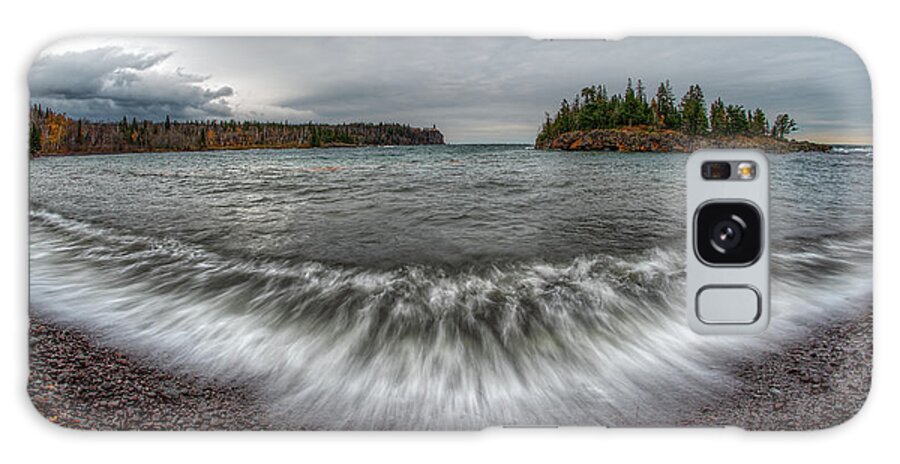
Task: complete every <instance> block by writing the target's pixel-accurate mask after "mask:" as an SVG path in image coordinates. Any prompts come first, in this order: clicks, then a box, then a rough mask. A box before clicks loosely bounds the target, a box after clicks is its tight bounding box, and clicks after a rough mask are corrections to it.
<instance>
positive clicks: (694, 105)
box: [681, 84, 709, 135]
mask: <svg viewBox="0 0 900 464" xmlns="http://www.w3.org/2000/svg"><path fill="white" fill-rule="evenodd" d="M681 127H682V129H683V130H684V131H685V132H686V133H688V134H691V135H698V134H705V133H707V132H708V131H709V120H708V119H707V117H706V102H705V100H704V98H703V90H701V89H700V86H699V85H696V84H694V85H691V86H690V88H688V91H687V93H685V94H684V97H682V98H681Z"/></svg>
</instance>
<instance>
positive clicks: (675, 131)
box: [535, 79, 832, 153]
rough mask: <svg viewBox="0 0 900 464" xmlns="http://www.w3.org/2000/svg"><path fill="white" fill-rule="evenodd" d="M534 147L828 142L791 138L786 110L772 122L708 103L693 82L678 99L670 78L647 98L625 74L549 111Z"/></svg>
mask: <svg viewBox="0 0 900 464" xmlns="http://www.w3.org/2000/svg"><path fill="white" fill-rule="evenodd" d="M545 116H546V118H545V121H544V124H543V126H542V127H541V131H540V133H539V134H538V136H537V139H536V140H535V147H536V148H539V149H550V150H585V151H620V152H660V153H670V152H684V153H689V152H692V151H695V150H699V149H704V148H748V149H758V150H762V151H765V152H769V153H791V152H807V151H828V150H830V149H831V148H832V147H831V146H830V145H825V144H819V143H814V142H807V141H797V140H793V139H789V138H788V136H789V135H790V134H791V133H792V132H794V131H796V130H797V128H798V126H797V123H796V122H795V121H794V119H793V118H792V117H791V116H790V115H788V114H779V115H777V116H776V117H775V119H774V120H772V121H771V122H770V121H769V119H768V117H767V116H766V114H765V113H764V112H763V111H762V110H761V109H760V108H756V109H755V110H752V111H751V110H747V109H745V108H744V107H743V105H735V104H726V103H725V102H724V101H723V100H722V99H721V98H717V99H716V100H715V101H713V102H712V104H710V105H709V108H707V105H706V101H705V98H704V95H703V90H702V89H701V88H700V86H699V85H696V84H695V85H691V86H690V88H689V89H688V91H687V92H686V93H685V94H684V96H683V97H682V98H681V100H680V101H676V99H675V95H674V93H673V92H672V87H671V84H670V83H669V81H668V80H667V81H665V82H663V83H660V84H659V87H658V88H657V91H656V94H655V95H654V96H653V97H650V98H649V99H648V96H647V94H646V90H645V88H644V84H643V82H641V80H637V83H636V85H635V84H634V83H633V81H632V79H628V83H627V85H626V87H625V93H624V94H615V95H609V94H608V93H607V90H606V86H605V85H602V84H601V85H598V86H591V87H585V88H584V89H582V90H581V92H580V93H579V94H578V95H576V96H575V98H574V100H573V101H572V102H569V101H568V100H566V99H564V100H563V101H562V103H561V104H560V108H559V110H558V111H557V112H556V114H555V115H552V116H551V115H550V114H549V113H547V114H546V115H545Z"/></svg>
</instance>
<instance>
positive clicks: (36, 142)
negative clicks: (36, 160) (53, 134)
mask: <svg viewBox="0 0 900 464" xmlns="http://www.w3.org/2000/svg"><path fill="white" fill-rule="evenodd" d="M38 113H40V109H39V110H38ZM28 151H29V152H31V154H35V153H40V151H41V131H40V129H38V127H37V125H36V124H35V123H33V122H32V123H31V129H30V130H29V133H28Z"/></svg>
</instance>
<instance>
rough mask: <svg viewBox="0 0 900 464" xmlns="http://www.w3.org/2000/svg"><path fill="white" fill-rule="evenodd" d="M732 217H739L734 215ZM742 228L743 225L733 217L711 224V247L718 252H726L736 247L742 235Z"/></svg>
mask: <svg viewBox="0 0 900 464" xmlns="http://www.w3.org/2000/svg"><path fill="white" fill-rule="evenodd" d="M734 219H740V218H738V217H734ZM742 222H743V221H742ZM742 229H743V227H742V226H741V225H740V223H739V222H738V221H735V220H733V219H726V220H724V221H719V222H718V223H716V225H715V226H713V230H712V231H711V232H710V234H709V235H710V237H711V238H712V241H713V248H715V249H716V251H718V252H720V253H726V252H727V251H728V250H733V249H735V248H737V247H738V246H739V245H740V244H741V238H742V237H743V235H744V234H743V233H742V232H741V230H742Z"/></svg>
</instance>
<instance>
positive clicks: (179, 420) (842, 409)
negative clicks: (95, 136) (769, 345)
mask: <svg viewBox="0 0 900 464" xmlns="http://www.w3.org/2000/svg"><path fill="white" fill-rule="evenodd" d="M869 308H870V310H869V311H868V312H866V313H865V314H864V315H862V316H860V317H857V318H855V319H851V320H848V321H843V322H840V323H836V324H832V325H828V326H823V327H821V328H819V329H817V330H815V331H814V332H813V333H812V334H811V335H810V336H809V337H808V338H807V340H806V341H802V342H798V343H795V344H793V345H790V346H788V347H786V348H785V349H783V350H779V352H777V353H773V354H770V355H767V356H764V357H761V358H758V359H757V358H749V357H748V358H747V359H742V360H737V361H736V362H734V363H733V367H732V368H730V369H729V371H730V372H731V373H732V375H733V376H734V378H735V379H736V382H735V387H734V391H733V392H732V394H730V395H727V396H725V397H724V398H723V399H721V400H719V401H718V402H716V403H713V404H710V405H707V406H705V407H703V408H702V409H700V410H699V411H697V413H696V414H694V415H693V416H692V417H689V418H687V419H685V420H683V421H681V422H680V424H679V425H681V426H688V427H704V426H722V425H731V426H738V427H741V428H744V429H747V430H797V429H820V428H827V427H830V426H834V425H837V424H840V423H842V422H844V421H846V420H847V419H849V418H850V417H852V416H853V415H854V414H855V413H856V412H857V411H858V410H859V409H860V408H861V407H862V404H863V403H864V402H865V399H866V396H867V394H868V390H869V384H870V381H871V365H872V313H871V304H870V305H869ZM30 345H31V374H30V376H29V379H28V393H29V396H30V397H31V399H32V402H33V403H34V406H35V408H36V409H37V410H38V411H39V412H40V413H41V414H42V415H43V416H44V417H46V418H47V419H48V420H50V421H51V422H53V423H56V424H59V425H62V426H64V427H68V428H74V429H86V430H285V429H293V430H296V429H297V427H296V426H285V425H284V424H278V423H275V422H273V421H272V420H271V419H270V418H269V417H268V416H267V414H266V413H265V408H264V405H265V399H264V398H262V397H261V396H259V395H258V393H257V392H255V391H254V389H252V388H251V387H249V386H247V385H221V384H217V383H215V382H213V381H211V380H210V379H205V378H202V377H198V376H190V375H179V374H173V373H170V372H167V371H164V370H161V369H159V368H155V367H150V366H148V365H147V364H146V363H144V362H141V361H140V360H136V359H134V358H132V357H129V356H127V355H125V354H123V353H121V352H119V351H117V350H113V349H110V348H107V347H104V346H101V345H100V344H98V343H96V342H95V341H93V340H92V339H91V338H89V337H88V336H86V335H85V334H82V333H80V332H78V331H75V330H72V329H69V328H64V327H60V326H58V325H56V324H54V323H51V322H49V321H45V320H41V319H38V318H35V317H34V316H32V318H31V322H30Z"/></svg>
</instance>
